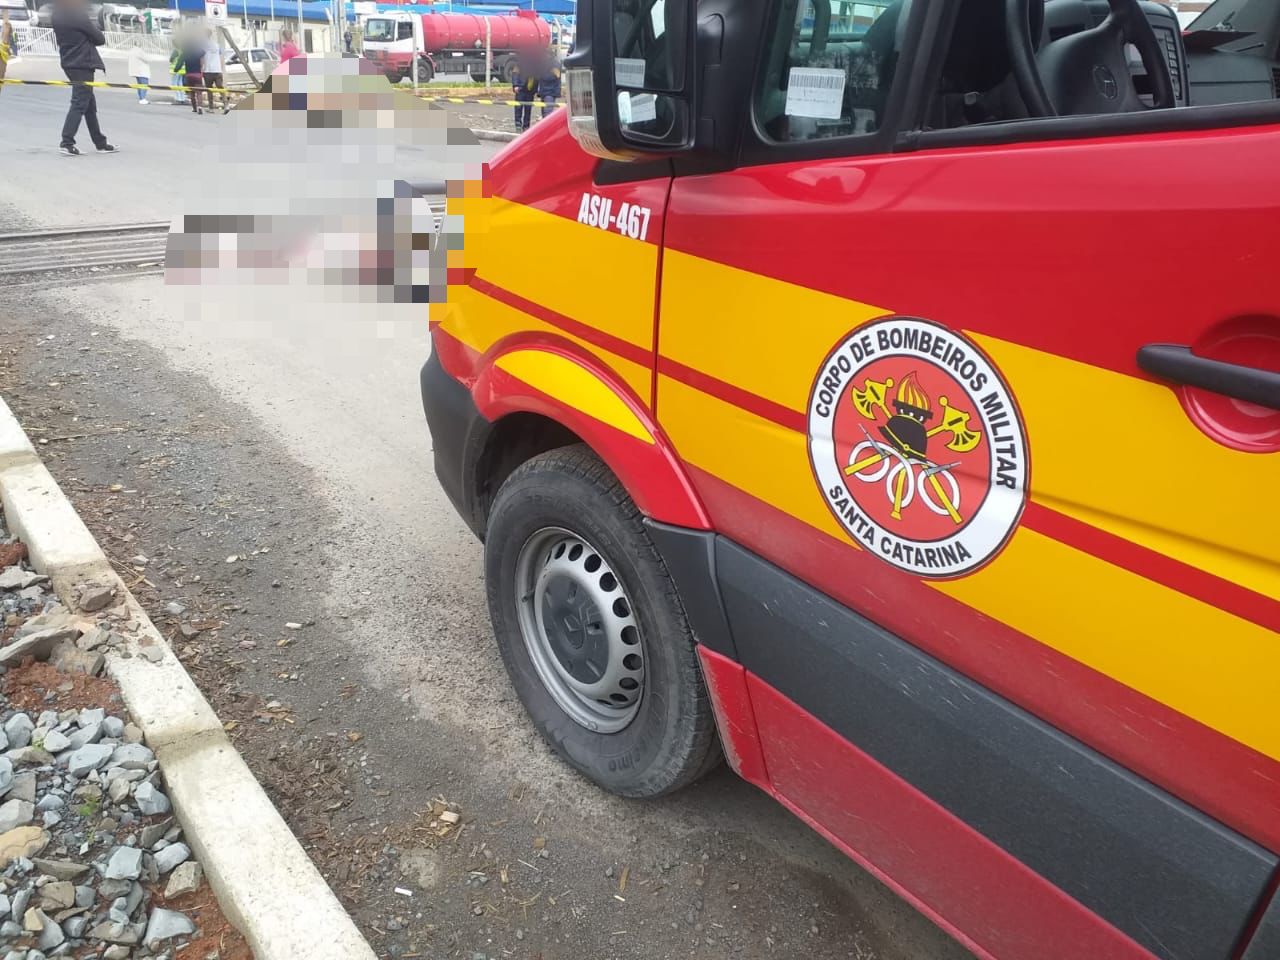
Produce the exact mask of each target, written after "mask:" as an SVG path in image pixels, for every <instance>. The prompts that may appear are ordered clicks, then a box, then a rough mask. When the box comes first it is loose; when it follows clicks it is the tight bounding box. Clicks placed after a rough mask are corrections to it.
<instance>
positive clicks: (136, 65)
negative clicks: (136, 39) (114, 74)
mask: <svg viewBox="0 0 1280 960" xmlns="http://www.w3.org/2000/svg"><path fill="white" fill-rule="evenodd" d="M129 76H131V77H133V82H134V83H145V84H149V83H151V64H150V63H148V62H147V58H146V55H145V54H144V53H143V52H142V51H141V50H140V49H138V48H137V47H134V48H133V49H132V50H130V51H129ZM149 92H150V91H148V90H147V88H146V87H139V88H138V103H140V104H142V106H144V107H145V106H146V105H147V104H148V103H150V102H151V101H150V100H148V99H147V94H148V93H149Z"/></svg>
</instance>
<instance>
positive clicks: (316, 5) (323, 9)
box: [176, 0, 331, 23]
mask: <svg viewBox="0 0 1280 960" xmlns="http://www.w3.org/2000/svg"><path fill="white" fill-rule="evenodd" d="M176 3H177V7H178V9H179V10H180V11H182V12H183V13H195V14H203V13H204V0H176ZM330 9H331V8H330V6H329V4H328V3H326V2H324V0H303V3H302V22H303V23H328V22H329V11H330ZM246 16H247V17H254V18H256V19H260V20H266V19H269V18H272V17H274V19H276V20H296V19H298V3H297V0H274V2H273V0H227V17H228V18H230V19H234V20H239V19H240V18H241V17H246Z"/></svg>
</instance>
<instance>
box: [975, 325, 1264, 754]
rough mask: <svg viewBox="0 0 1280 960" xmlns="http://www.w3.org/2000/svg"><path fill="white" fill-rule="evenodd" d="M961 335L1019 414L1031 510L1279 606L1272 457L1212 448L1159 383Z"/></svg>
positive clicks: (1001, 341)
mask: <svg viewBox="0 0 1280 960" xmlns="http://www.w3.org/2000/svg"><path fill="white" fill-rule="evenodd" d="M969 335H970V336H971V337H973V338H974V339H975V340H976V341H977V342H978V344H979V345H980V346H981V347H982V348H983V350H985V351H986V352H987V353H988V355H989V356H990V357H991V358H992V360H994V361H995V363H996V366H997V367H998V368H999V369H1000V370H1001V372H1002V373H1003V374H1004V377H1005V380H1006V381H1007V382H1008V384H1009V386H1010V388H1011V389H1012V390H1013V395H1014V397H1015V398H1016V399H1017V401H1018V405H1019V407H1021V409H1022V422H1023V423H1024V424H1025V426H1026V430H1027V439H1028V441H1029V443H1030V447H1031V488H1032V498H1033V499H1034V500H1035V501H1036V502H1037V503H1043V504H1044V505H1045V506H1049V507H1052V508H1053V509H1055V510H1058V511H1059V512H1061V513H1065V514H1067V515H1068V516H1072V517H1075V518H1076V519H1077V520H1082V521H1084V522H1085V523H1088V524H1092V525H1093V526H1095V527H1098V528H1100V529H1102V530H1106V531H1107V532H1109V533H1113V534H1115V535H1116V536H1119V537H1123V538H1124V539H1126V540H1130V541H1132V542H1134V543H1138V544H1141V545H1142V546H1144V547H1147V548H1148V549H1151V550H1154V551H1156V552H1158V553H1161V554H1164V555H1165V556H1170V557H1175V558H1176V559H1178V560H1181V561H1182V562H1183V563H1187V564H1190V565H1191V566H1193V567H1198V568H1200V569H1201V570H1205V571H1208V572H1210V573H1213V574H1215V575H1217V576H1219V577H1222V578H1224V579H1226V580H1230V581H1232V582H1234V583H1238V584H1240V585H1241V586H1243V587H1246V588H1248V589H1250V590H1253V591H1255V592H1257V593H1261V594H1262V595H1263V596H1268V597H1280V543H1277V539H1276V534H1277V530H1278V529H1280V527H1278V526H1277V524H1276V523H1275V522H1271V523H1268V522H1266V519H1265V518H1267V517H1269V516H1274V511H1275V507H1276V505H1275V502H1274V498H1275V496H1276V494H1277V491H1280V454H1256V453H1242V452H1241V451H1239V450H1231V449H1229V448H1227V447H1224V446H1222V445H1221V444H1219V443H1215V442H1214V441H1213V440H1211V439H1210V438H1209V437H1208V436H1207V435H1205V434H1204V433H1203V432H1201V431H1200V430H1199V429H1198V428H1197V427H1196V426H1195V424H1193V423H1192V422H1191V420H1190V419H1189V418H1188V417H1187V415H1186V413H1185V412H1184V411H1183V410H1182V406H1181V404H1179V402H1178V399H1177V397H1176V396H1175V395H1174V393H1173V391H1172V390H1170V389H1169V388H1168V387H1165V386H1162V385H1161V384H1157V383H1150V382H1148V381H1146V380H1140V379H1138V378H1137V377H1130V376H1126V375H1124V374H1121V373H1116V372H1115V371H1113V370H1106V369H1103V368H1101V367H1095V366H1091V365H1089V364H1086V363H1080V362H1079V361H1076V360H1070V359H1068V358H1066V357H1061V356H1058V355H1056V354H1052V353H1044V352H1042V351H1039V350H1033V349H1032V348H1030V347H1025V346H1022V345H1021V344H1016V343H1010V342H1008V341H1005V340H997V339H995V338H994V337H987V336H982V335H981V334H972V333H971V334H969ZM1174 531H1176V532H1174ZM1278 703H1280V701H1278ZM1276 726H1277V728H1280V721H1278V722H1277V724H1276Z"/></svg>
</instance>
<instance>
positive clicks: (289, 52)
mask: <svg viewBox="0 0 1280 960" xmlns="http://www.w3.org/2000/svg"><path fill="white" fill-rule="evenodd" d="M300 56H302V51H301V50H299V49H298V46H297V44H295V43H294V42H293V31H292V30H281V31H280V62H281V63H288V62H289V61H290V60H292V59H293V58H294V57H300Z"/></svg>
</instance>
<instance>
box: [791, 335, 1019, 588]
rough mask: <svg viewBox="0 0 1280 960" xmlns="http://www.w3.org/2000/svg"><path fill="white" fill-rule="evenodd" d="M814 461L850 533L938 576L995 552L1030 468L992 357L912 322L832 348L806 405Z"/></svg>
mask: <svg viewBox="0 0 1280 960" xmlns="http://www.w3.org/2000/svg"><path fill="white" fill-rule="evenodd" d="M809 458H810V461H811V463H812V464H813V472H814V476H815V477H816V478H817V481H818V485H819V486H820V487H821V489H822V497H823V499H824V500H825V501H826V503H827V506H828V507H829V508H830V509H831V512H832V513H833V514H835V517H836V519H837V520H839V521H840V523H841V525H842V526H843V527H844V528H845V529H846V530H847V531H848V532H849V535H850V536H851V537H853V538H854V539H855V540H856V541H858V542H859V543H861V544H862V545H863V546H864V547H865V548H866V549H867V550H869V551H871V552H872V553H873V554H874V555H876V556H878V557H880V558H881V559H882V560H885V561H887V562H888V563H891V564H893V565H894V566H895V567H898V568H900V569H902V570H907V571H909V572H911V573H914V574H916V575H918V576H921V577H936V578H947V577H959V576H964V575H965V574H968V573H972V572H973V571H974V570H977V569H978V568H979V567H981V566H982V565H983V564H985V563H986V562H987V561H989V560H990V559H991V558H992V557H994V556H995V555H996V554H997V553H999V552H1000V550H1001V548H1002V547H1003V546H1004V544H1005V542H1006V541H1007V540H1008V539H1009V536H1010V534H1012V533H1013V530H1014V527H1016V526H1017V524H1018V518H1019V517H1021V515H1022V507H1023V503H1024V502H1025V500H1026V491H1027V478H1028V476H1029V471H1030V464H1029V462H1028V453H1027V438H1026V433H1025V432H1024V431H1023V429H1022V418H1021V415H1020V413H1019V411H1018V405H1017V403H1015V402H1014V399H1013V395H1012V394H1011V393H1010V392H1009V387H1008V386H1007V385H1006V384H1005V382H1004V380H1003V379H1002V378H1001V376H1000V374H999V373H998V372H997V371H996V369H995V367H994V366H992V364H991V361H990V360H988V359H987V357H986V355H985V354H984V353H983V352H982V350H981V349H979V348H978V346H977V345H975V344H974V343H973V342H972V341H970V340H968V339H966V338H965V337H963V336H961V335H960V334H958V333H956V332H955V331H952V330H949V329H947V328H946V327H942V326H940V325H938V324H935V323H931V322H929V321H927V320H918V319H916V318H914V317H888V318H886V319H883V320H874V321H872V322H871V323H868V324H866V325H865V326H863V327H860V328H859V329H857V330H855V331H854V332H853V333H851V334H849V336H848V337H846V338H845V339H844V340H843V341H841V342H840V343H839V344H837V346H836V348H835V349H834V350H833V351H831V354H830V355H829V356H828V357H827V360H826V363H825V364H824V365H823V368H822V370H821V371H819V373H818V377H817V379H816V380H815V381H814V384H813V391H812V394H811V396H810V397H809Z"/></svg>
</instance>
